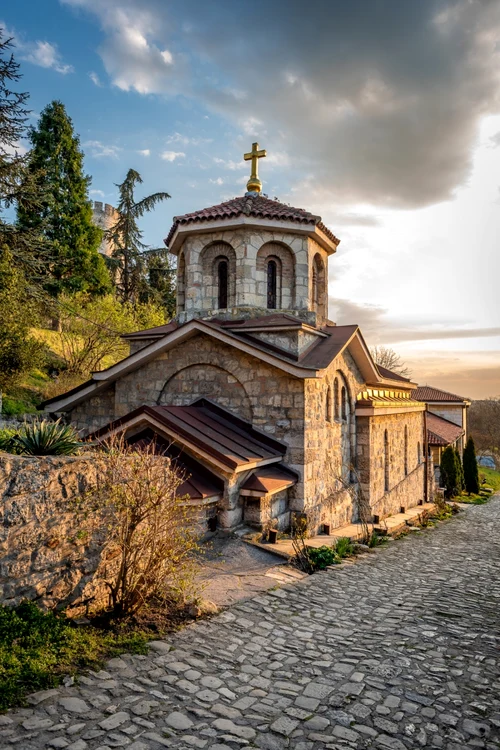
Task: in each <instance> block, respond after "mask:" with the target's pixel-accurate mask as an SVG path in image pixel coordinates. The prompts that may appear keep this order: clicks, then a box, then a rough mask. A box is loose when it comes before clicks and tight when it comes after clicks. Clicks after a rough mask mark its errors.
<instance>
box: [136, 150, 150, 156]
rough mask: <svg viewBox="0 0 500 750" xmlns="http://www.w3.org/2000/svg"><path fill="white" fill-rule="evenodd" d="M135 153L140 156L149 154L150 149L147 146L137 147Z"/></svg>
mask: <svg viewBox="0 0 500 750" xmlns="http://www.w3.org/2000/svg"><path fill="white" fill-rule="evenodd" d="M137 153H138V154H140V155H141V156H151V151H150V149H149V148H143V149H139V151H138V152H137Z"/></svg>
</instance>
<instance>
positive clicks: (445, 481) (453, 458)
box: [440, 445, 461, 497]
mask: <svg viewBox="0 0 500 750" xmlns="http://www.w3.org/2000/svg"><path fill="white" fill-rule="evenodd" d="M440 469H441V483H442V485H443V487H444V488H445V490H446V497H455V496H456V495H458V494H459V492H460V491H461V476H460V466H459V464H458V462H457V455H456V451H455V449H454V448H453V447H452V446H451V445H448V446H447V447H446V448H445V449H444V451H443V455H442V456H441V466H440Z"/></svg>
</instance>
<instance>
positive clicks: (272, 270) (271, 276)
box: [267, 260, 278, 310]
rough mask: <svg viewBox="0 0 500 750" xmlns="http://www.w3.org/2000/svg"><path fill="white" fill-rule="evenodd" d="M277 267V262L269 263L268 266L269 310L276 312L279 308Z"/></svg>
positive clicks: (271, 261)
mask: <svg viewBox="0 0 500 750" xmlns="http://www.w3.org/2000/svg"><path fill="white" fill-rule="evenodd" d="M277 271H278V269H277V266H276V261H275V260H270V261H268V264H267V309H268V310H276V308H277V306H278V305H277V294H276V291H277V284H276V280H277V275H278V274H277Z"/></svg>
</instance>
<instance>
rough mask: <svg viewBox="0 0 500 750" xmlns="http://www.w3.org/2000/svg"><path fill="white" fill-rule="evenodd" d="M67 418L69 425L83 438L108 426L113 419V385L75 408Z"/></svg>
mask: <svg viewBox="0 0 500 750" xmlns="http://www.w3.org/2000/svg"><path fill="white" fill-rule="evenodd" d="M68 416H69V419H70V421H71V424H72V425H73V426H74V427H75V428H76V429H77V430H78V431H79V432H81V434H82V435H83V436H85V435H88V434H89V433H90V432H94V430H98V429H99V428H100V427H104V426H105V425H107V424H109V422H111V421H112V420H113V419H115V386H114V384H113V385H111V386H110V387H109V388H107V389H106V390H104V391H101V393H98V394H97V395H95V396H91V398H89V399H87V400H86V401H84V402H83V403H82V404H79V405H78V406H76V407H75V408H74V409H73V410H72V411H71V412H69V413H68Z"/></svg>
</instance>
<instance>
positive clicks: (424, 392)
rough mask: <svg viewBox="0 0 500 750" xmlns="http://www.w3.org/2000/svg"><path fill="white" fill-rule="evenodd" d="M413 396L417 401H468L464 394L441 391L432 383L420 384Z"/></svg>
mask: <svg viewBox="0 0 500 750" xmlns="http://www.w3.org/2000/svg"><path fill="white" fill-rule="evenodd" d="M412 396H413V398H414V399H415V400H416V401H449V402H450V403H463V402H464V401H467V399H466V398H464V397H463V396H457V395H456V394H455V393H448V391H441V390H440V389H439V388H433V387H432V386H430V385H419V386H418V388H417V389H416V390H414V391H413V394H412Z"/></svg>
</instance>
